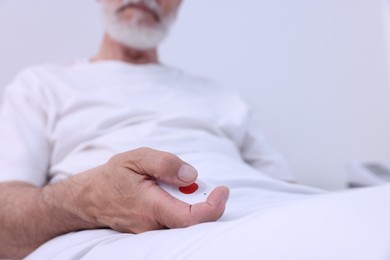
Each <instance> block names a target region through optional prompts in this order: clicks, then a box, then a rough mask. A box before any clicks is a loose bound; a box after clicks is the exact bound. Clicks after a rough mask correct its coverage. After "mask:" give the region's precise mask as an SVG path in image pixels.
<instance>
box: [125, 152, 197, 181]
mask: <svg viewBox="0 0 390 260" xmlns="http://www.w3.org/2000/svg"><path fill="white" fill-rule="evenodd" d="M118 156H119V157H120V159H119V160H120V161H121V162H122V163H124V166H125V167H126V168H128V169H130V170H132V171H134V172H136V173H138V174H141V175H147V176H149V177H152V178H154V179H157V180H161V181H163V182H166V183H169V184H172V185H175V186H177V187H182V186H188V185H190V184H192V183H193V182H195V180H196V179H197V178H198V172H197V171H196V169H195V168H194V167H192V166H191V165H189V164H188V163H186V162H184V161H182V160H181V159H180V158H179V157H177V156H176V155H174V154H171V153H168V152H162V151H158V150H154V149H150V148H139V149H136V150H132V151H129V152H125V153H122V154H119V155H118Z"/></svg>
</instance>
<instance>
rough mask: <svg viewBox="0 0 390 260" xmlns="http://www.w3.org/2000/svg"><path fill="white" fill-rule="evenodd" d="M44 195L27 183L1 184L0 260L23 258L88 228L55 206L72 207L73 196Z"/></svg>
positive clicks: (78, 219) (72, 215) (40, 190)
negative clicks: (65, 205)
mask: <svg viewBox="0 0 390 260" xmlns="http://www.w3.org/2000/svg"><path fill="white" fill-rule="evenodd" d="M44 193H45V190H44V189H39V188H36V187H34V186H32V185H29V184H26V183H21V182H12V183H4V184H0V227H1V232H0V259H1V258H22V257H24V256H26V255H28V254H29V253H31V252H32V251H33V250H35V249H36V248H37V247H39V246H40V245H42V244H43V243H45V242H46V241H48V240H50V239H52V238H54V237H56V236H58V235H61V234H65V233H68V232H71V231H75V230H79V229H85V228H88V224H87V223H85V222H83V221H82V220H81V219H80V218H78V217H77V216H76V215H75V214H72V213H70V212H67V211H65V210H61V207H56V206H55V205H53V202H57V203H58V204H59V205H60V204H68V205H70V204H71V203H72V201H71V200H72V199H74V198H72V196H64V195H65V194H62V195H61V193H62V192H52V191H51V192H50V195H47V194H46V195H45V194H44ZM57 194H58V195H57ZM45 196H50V202H48V201H47V199H45Z"/></svg>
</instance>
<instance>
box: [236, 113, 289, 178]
mask: <svg viewBox="0 0 390 260" xmlns="http://www.w3.org/2000/svg"><path fill="white" fill-rule="evenodd" d="M241 154H242V157H243V159H244V160H245V161H246V162H247V163H248V164H250V165H251V166H252V167H254V168H256V169H257V170H259V171H260V172H262V173H264V174H266V175H268V176H270V177H272V178H274V179H278V180H283V181H294V180H295V177H294V175H293V174H292V172H291V170H290V167H289V165H288V163H287V161H286V160H285V158H284V157H283V155H282V154H281V153H279V152H278V151H277V150H276V149H275V148H274V147H272V146H271V144H270V143H269V142H268V141H267V139H266V138H265V136H264V134H263V132H262V130H261V128H260V125H259V123H258V121H257V120H256V119H255V118H254V116H253V115H249V116H248V119H247V124H246V131H245V136H244V138H243V142H242V146H241Z"/></svg>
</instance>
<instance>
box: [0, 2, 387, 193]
mask: <svg viewBox="0 0 390 260" xmlns="http://www.w3.org/2000/svg"><path fill="white" fill-rule="evenodd" d="M383 1H384V0H383ZM383 1H381V0H321V1H320V0H318V1H312V0H297V1H290V0H277V1H258V0H241V1H226V0H224V1H223V0H213V1H188V0H187V1H185V4H184V6H183V8H182V12H181V14H180V17H179V22H178V24H177V25H176V26H175V28H174V30H173V32H172V33H171V37H170V38H169V39H168V40H167V41H166V42H165V43H164V44H163V46H162V49H161V55H162V60H163V61H164V62H165V63H168V64H170V65H174V66H177V67H180V68H182V69H184V70H187V71H189V72H191V73H193V74H197V75H202V76H207V77H210V78H213V79H215V80H217V81H220V82H221V83H224V84H226V85H227V86H229V87H234V88H236V89H237V90H238V91H240V92H241V93H242V94H243V96H245V97H246V98H247V99H248V101H249V102H250V103H251V105H252V106H253V107H254V109H255V111H256V112H257V114H258V115H259V118H260V120H261V121H262V125H263V127H264V129H265V132H266V133H267V136H268V137H269V139H270V140H271V141H272V142H273V143H274V144H275V146H276V147H277V148H278V149H279V150H281V151H282V152H283V153H284V154H285V156H286V157H287V159H288V161H289V162H290V164H291V166H292V169H293V170H294V171H295V173H296V175H297V176H298V179H299V180H300V181H301V182H303V183H305V184H308V185H314V186H318V187H323V188H328V189H340V188H343V187H344V185H345V179H346V171H345V165H346V163H347V162H348V161H350V160H382V161H387V162H389V161H390V94H389V92H390V88H389V84H388V78H387V67H386V55H387V54H386V41H385V40H386V37H385V30H386V29H385V26H384V25H385V23H384V22H383V20H384V19H383V14H384V13H385V12H383V8H384V6H383V5H384V4H385V2H383ZM0 37H1V38H0V39H1V41H0V85H1V86H4V85H5V84H6V82H9V81H10V80H11V78H12V77H13V76H14V75H15V74H16V72H17V71H18V70H20V69H21V68H22V67H25V66H26V65H30V64H36V63H42V62H47V61H64V60H73V59H78V58H85V57H89V56H91V55H93V54H94V53H95V52H96V50H97V48H98V42H99V40H100V38H101V25H100V20H99V9H98V5H97V4H96V3H95V1H94V0H84V1H80V0H67V1H63V0H35V1H27V0H0Z"/></svg>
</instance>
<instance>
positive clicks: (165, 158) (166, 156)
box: [156, 152, 181, 172]
mask: <svg viewBox="0 0 390 260" xmlns="http://www.w3.org/2000/svg"><path fill="white" fill-rule="evenodd" d="M156 163H157V167H158V169H160V170H161V171H162V172H166V171H169V170H170V169H172V166H179V165H180V164H181V162H180V159H179V158H178V157H177V156H176V155H174V154H171V153H168V152H161V154H160V156H159V157H158V160H157V162H156Z"/></svg>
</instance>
